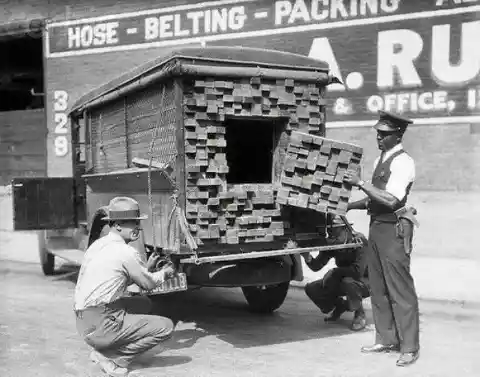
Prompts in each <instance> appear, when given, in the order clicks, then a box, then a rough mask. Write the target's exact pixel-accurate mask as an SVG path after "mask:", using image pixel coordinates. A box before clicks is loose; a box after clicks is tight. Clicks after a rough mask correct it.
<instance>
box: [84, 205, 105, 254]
mask: <svg viewBox="0 0 480 377" xmlns="http://www.w3.org/2000/svg"><path fill="white" fill-rule="evenodd" d="M107 214H108V208H107V207H106V206H104V207H100V208H99V209H97V210H96V211H95V213H94V214H93V216H92V221H91V222H90V224H91V226H90V232H89V234H88V246H90V245H91V244H92V243H94V242H95V241H96V240H98V239H99V238H100V234H101V233H102V229H103V227H104V226H105V225H107V224H108V222H107V221H106V220H103V218H104V217H105V216H107Z"/></svg>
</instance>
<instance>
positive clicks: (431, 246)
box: [0, 187, 480, 307]
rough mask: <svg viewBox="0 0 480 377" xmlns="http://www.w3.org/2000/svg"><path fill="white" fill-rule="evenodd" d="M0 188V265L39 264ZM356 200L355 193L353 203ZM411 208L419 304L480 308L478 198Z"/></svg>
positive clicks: (422, 200) (424, 202) (440, 198)
mask: <svg viewBox="0 0 480 377" xmlns="http://www.w3.org/2000/svg"><path fill="white" fill-rule="evenodd" d="M2 189H3V188H2V187H0V213H1V216H0V259H6V260H8V259H12V258H13V259H14V260H19V261H23V262H32V263H38V250H37V241H36V238H35V235H34V234H33V233H31V232H13V231H12V230H13V228H12V215H13V213H12V212H13V211H12V202H11V196H9V195H8V193H6V192H3V191H5V190H2ZM358 196H359V193H358V192H354V195H353V198H352V199H355V198H356V197H358ZM409 202H410V203H411V204H413V205H415V206H416V208H417V209H418V211H419V216H418V219H419V221H420V228H418V229H417V230H416V231H415V232H416V233H415V237H414V248H413V252H412V266H411V268H412V274H413V277H414V279H415V286H416V290H417V293H418V295H419V297H420V299H422V300H433V301H439V302H451V303H458V304H461V305H465V304H468V305H475V306H479V307H480V288H479V287H480V253H479V252H478V246H477V242H478V241H477V233H478V230H477V229H476V223H477V221H478V220H477V219H479V218H480V205H478V203H480V193H475V192H463V193H460V192H416V193H415V192H414V193H412V195H411V198H409ZM348 218H349V220H350V221H353V223H354V228H355V230H357V231H359V232H362V233H364V234H365V235H366V236H368V217H367V216H366V214H365V213H364V212H361V211H351V212H350V213H349V214H348ZM333 266H334V263H333V262H332V263H330V264H328V265H327V266H326V267H325V268H324V269H323V271H320V272H312V271H311V270H310V269H309V268H308V267H307V266H306V265H304V267H303V273H304V280H303V281H302V282H292V286H296V287H300V288H302V287H304V286H305V284H306V283H308V282H310V281H313V280H316V279H319V278H320V277H322V276H323V274H325V273H326V271H327V270H328V269H329V268H331V267H333Z"/></svg>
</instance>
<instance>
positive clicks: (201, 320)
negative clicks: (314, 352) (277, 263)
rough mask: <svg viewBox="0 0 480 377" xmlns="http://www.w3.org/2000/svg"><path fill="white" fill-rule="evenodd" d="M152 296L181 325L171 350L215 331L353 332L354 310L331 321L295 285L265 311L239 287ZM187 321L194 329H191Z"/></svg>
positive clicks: (159, 311) (71, 269) (284, 335)
mask: <svg viewBox="0 0 480 377" xmlns="http://www.w3.org/2000/svg"><path fill="white" fill-rule="evenodd" d="M77 277H78V267H75V266H70V265H68V264H64V265H62V266H60V268H59V269H58V270H57V274H56V276H55V277H53V279H54V280H62V281H69V282H71V283H72V284H75V282H76V279H77ZM151 299H152V301H153V303H154V314H156V315H161V316H165V317H168V318H170V319H171V320H172V321H174V323H175V324H176V331H175V333H174V337H173V339H172V341H169V342H168V343H169V344H168V348H169V349H185V348H190V347H193V346H194V345H195V343H196V342H197V341H198V340H199V339H200V338H202V337H205V336H214V337H216V338H218V339H220V340H222V341H224V342H227V343H228V344H231V345H232V346H234V347H236V348H250V347H258V346H266V345H272V344H282V343H290V342H301V341H304V340H310V339H312V340H313V339H321V338H328V337H336V336H342V335H348V334H352V331H351V330H349V326H350V322H351V319H352V314H348V313H347V314H345V315H344V316H343V317H342V318H341V319H340V320H339V321H338V322H336V323H330V324H326V323H324V320H323V318H324V316H323V315H322V314H321V313H320V311H319V310H318V309H317V308H316V307H315V306H314V305H313V304H311V303H310V301H309V300H308V298H307V297H306V296H304V294H303V292H299V291H298V290H296V289H290V292H289V294H288V296H287V299H286V300H285V303H284V304H283V305H282V306H281V307H280V308H279V309H278V310H277V311H275V312H274V313H272V314H263V315H262V314H256V313H252V312H250V311H249V307H248V305H247V303H246V302H245V300H244V297H243V294H242V292H241V290H240V289H239V288H202V289H196V290H191V291H186V292H177V293H174V294H167V295H156V296H151ZM368 317H371V316H370V315H369V316H368ZM185 323H189V324H190V328H185ZM369 323H372V321H371V318H369ZM364 331H368V330H364ZM160 359H161V360H163V359H162V358H160Z"/></svg>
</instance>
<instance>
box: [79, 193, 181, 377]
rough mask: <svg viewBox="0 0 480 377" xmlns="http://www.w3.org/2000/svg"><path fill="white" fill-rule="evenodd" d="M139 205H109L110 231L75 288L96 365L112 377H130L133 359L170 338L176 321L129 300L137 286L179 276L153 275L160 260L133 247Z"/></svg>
mask: <svg viewBox="0 0 480 377" xmlns="http://www.w3.org/2000/svg"><path fill="white" fill-rule="evenodd" d="M145 218H146V216H141V215H140V209H139V206H138V203H137V202H136V201H135V200H133V199H131V198H127V197H117V198H114V199H112V200H111V201H110V204H109V208H108V216H107V217H105V218H104V220H107V221H108V222H109V224H110V232H109V233H108V234H107V235H106V236H104V237H102V238H100V239H98V240H96V241H95V242H94V243H92V245H90V247H89V248H88V249H87V251H86V253H85V258H84V261H83V263H82V266H81V268H80V273H79V276H78V281H77V286H76V289H75V315H76V321H77V330H78V332H79V333H80V335H81V336H82V337H83V338H84V340H85V342H86V343H87V344H88V345H90V346H91V347H92V348H93V350H92V352H91V354H90V358H91V359H92V361H94V362H96V363H99V364H100V367H101V368H102V369H103V371H104V372H105V373H106V374H107V375H108V376H125V375H127V373H128V369H127V368H128V365H129V363H130V362H131V361H132V359H133V358H134V357H135V356H137V355H140V354H141V353H143V352H145V351H147V350H149V349H151V348H153V347H154V346H156V345H157V344H159V343H161V342H163V341H165V340H167V339H168V338H170V337H171V335H172V332H173V328H174V325H173V322H172V321H171V320H170V319H168V318H164V317H160V316H154V315H148V313H149V312H150V310H151V302H150V299H149V298H148V297H145V296H143V297H142V296H139V297H127V295H126V290H127V287H128V286H129V285H130V284H132V283H135V284H137V285H138V286H139V287H141V288H143V289H146V290H151V289H153V288H155V287H157V286H158V285H159V284H160V283H162V282H163V281H164V280H165V279H166V278H168V277H169V276H171V275H172V274H173V273H174V269H173V268H172V267H171V266H166V267H164V268H163V269H161V270H160V271H157V272H154V273H151V272H150V271H151V270H152V269H153V268H154V267H155V264H156V263H157V262H158V258H155V257H154V258H150V259H149V260H148V262H147V263H145V262H143V261H142V260H141V258H140V256H139V254H138V252H137V250H136V249H135V248H133V247H132V246H130V245H128V244H129V243H130V242H132V241H135V240H137V239H138V238H139V234H140V231H141V227H140V220H143V219H145Z"/></svg>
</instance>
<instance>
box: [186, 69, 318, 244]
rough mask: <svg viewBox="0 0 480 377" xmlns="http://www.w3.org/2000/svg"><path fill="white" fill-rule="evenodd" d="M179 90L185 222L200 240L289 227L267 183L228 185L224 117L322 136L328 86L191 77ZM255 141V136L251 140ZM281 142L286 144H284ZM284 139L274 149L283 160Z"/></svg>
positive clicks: (256, 238) (260, 236)
mask: <svg viewBox="0 0 480 377" xmlns="http://www.w3.org/2000/svg"><path fill="white" fill-rule="evenodd" d="M185 88H186V89H184V103H183V105H184V128H185V132H184V138H185V171H186V181H187V184H186V191H187V194H186V198H187V203H186V217H187V221H188V223H189V226H190V231H191V233H192V235H193V236H194V237H195V238H196V241H197V242H200V243H201V242H202V241H205V240H215V241H216V242H219V243H227V244H237V243H249V242H269V241H273V239H274V237H275V236H282V235H283V234H284V232H285V228H286V227H288V226H289V224H288V222H287V221H284V220H285V219H282V212H281V206H280V204H279V203H277V202H276V198H275V196H276V192H274V190H273V186H272V185H255V184H244V185H235V187H233V188H232V187H230V186H229V185H228V182H227V179H226V176H227V173H228V171H229V167H228V164H227V158H226V147H227V145H226V143H227V142H226V138H225V133H226V127H225V123H224V122H225V119H226V117H229V116H233V117H235V116H237V117H241V118H242V119H245V120H246V121H248V120H249V119H255V118H263V119H278V118H281V119H283V120H284V121H285V127H284V130H283V132H284V133H285V135H287V134H288V133H289V132H290V131H292V130H300V131H302V132H306V133H310V134H323V132H324V129H325V124H324V121H325V118H324V116H325V115H324V114H325V106H324V105H325V100H324V94H325V88H324V87H323V86H321V85H319V84H313V83H304V82H295V81H294V80H291V79H286V80H271V79H270V80H269V79H263V78H258V77H253V78H244V79H238V80H228V79H225V80H219V79H209V78H205V79H202V80H200V79H196V80H194V81H193V82H192V83H191V85H190V87H189V88H187V87H186V86H185ZM251 136H252V137H255V135H251ZM282 140H283V142H282ZM287 145H288V137H283V138H282V137H281V138H280V141H279V143H278V145H277V152H279V155H282V156H283V157H284V156H285V152H286V149H287Z"/></svg>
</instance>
